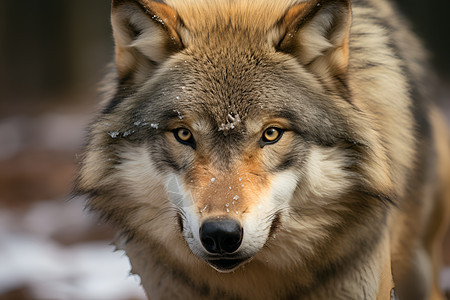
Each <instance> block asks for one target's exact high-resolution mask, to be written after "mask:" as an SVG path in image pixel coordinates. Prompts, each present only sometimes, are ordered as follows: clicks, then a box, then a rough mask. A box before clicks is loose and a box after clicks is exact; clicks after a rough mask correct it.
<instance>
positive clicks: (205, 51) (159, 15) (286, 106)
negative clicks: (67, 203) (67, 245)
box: [80, 1, 375, 272]
mask: <svg viewBox="0 0 450 300" xmlns="http://www.w3.org/2000/svg"><path fill="white" fill-rule="evenodd" d="M344 3H346V1H342V3H341V2H339V1H335V2H332V3H331V4H329V5H325V6H324V7H321V6H317V5H315V4H314V3H313V2H311V3H309V4H299V5H296V6H293V7H292V8H291V9H290V10H288V11H287V12H276V13H273V12H270V15H271V16H274V17H272V19H269V20H268V22H267V20H266V21H265V22H264V24H263V23H261V24H260V23H258V22H256V20H255V23H254V24H247V23H245V22H244V23H239V20H240V17H242V16H244V15H245V14H246V13H248V11H246V10H245V8H241V10H239V9H237V10H236V11H234V12H233V13H234V14H236V15H235V19H233V20H231V21H230V20H229V19H228V16H226V17H223V16H219V15H216V16H215V17H211V19H208V18H207V17H206V20H205V21H204V23H205V24H206V25H201V24H200V25H199V24H197V25H195V24H191V23H188V22H186V21H184V19H183V17H184V16H183V14H189V13H195V12H193V11H192V10H189V9H188V7H178V8H175V9H177V11H175V10H173V9H172V8H169V7H168V6H165V5H162V4H158V3H154V2H148V1H136V2H135V1H116V3H115V6H114V8H113V24H114V26H115V28H114V29H115V38H116V42H117V46H116V47H117V48H116V62H117V67H118V73H119V76H120V84H119V86H118V88H117V93H116V96H115V98H114V99H113V100H112V101H111V102H110V103H109V105H108V107H107V108H106V109H105V110H104V112H103V114H102V117H101V118H100V120H99V121H98V122H97V123H95V124H94V126H93V130H92V133H91V141H90V145H89V149H90V150H88V152H87V154H86V157H85V159H84V162H83V166H82V176H81V179H80V185H81V187H82V188H83V189H84V190H85V191H86V192H87V193H91V196H92V197H91V200H90V203H89V205H90V206H91V207H92V208H93V209H95V210H98V211H101V212H102V213H103V214H104V215H105V216H106V217H109V218H110V219H112V220H113V221H114V222H116V223H117V224H118V225H119V226H121V227H122V228H123V230H124V231H126V232H128V231H129V232H133V233H134V234H136V235H139V236H140V237H141V238H143V239H149V240H152V241H157V242H159V243H162V244H163V245H166V247H167V248H168V249H170V245H171V243H172V242H173V241H174V240H176V239H179V238H180V233H181V235H182V236H183V237H184V240H185V241H186V243H187V245H188V246H189V248H190V250H191V251H192V253H194V254H195V255H196V256H197V257H199V258H200V259H202V260H204V261H206V262H207V263H209V264H210V265H211V266H212V267H214V268H215V269H216V270H218V271H221V272H228V271H231V270H234V269H235V268H236V267H238V266H239V265H241V264H243V263H244V262H247V261H249V260H250V259H251V258H256V257H258V256H257V255H259V258H260V260H264V251H266V252H270V251H271V249H276V252H277V253H278V255H279V256H280V257H282V256H283V255H284V254H285V253H288V252H291V253H292V251H289V250H288V249H278V248H277V241H278V240H283V245H284V246H283V247H287V248H290V249H291V250H292V249H295V252H299V251H300V252H304V253H308V252H311V251H312V249H313V247H317V246H318V245H319V244H320V242H321V241H324V240H326V237H327V235H329V234H331V233H332V231H331V230H330V231H327V229H326V228H327V226H328V227H330V228H331V227H332V226H334V225H335V224H336V223H338V222H340V221H341V220H340V218H339V215H342V214H344V213H343V212H344V211H346V210H349V209H350V208H349V205H350V204H348V205H346V204H345V203H342V201H341V198H342V196H343V195H346V196H347V198H346V199H347V200H348V201H350V200H351V199H352V197H353V196H352V194H351V192H350V190H351V189H350V188H351V187H355V185H356V183H355V182H356V181H355V177H357V175H355V174H356V173H357V172H358V170H359V168H360V167H361V164H362V163H361V162H358V161H357V158H358V155H360V154H361V151H360V150H358V149H359V148H360V147H365V146H364V145H365V144H368V143H370V142H369V141H366V140H364V139H363V138H361V136H360V135H359V134H358V129H357V128H358V125H357V124H359V123H358V120H353V119H352V116H351V111H352V110H353V109H354V108H353V107H352V103H350V101H349V100H348V99H347V95H348V90H347V88H346V86H345V84H343V80H342V77H343V76H345V68H346V65H347V60H348V50H347V47H346V43H347V36H348V28H349V25H348V24H349V22H350V21H349V19H350V17H349V8H348V7H347V6H346V5H344ZM266 9H267V8H266ZM197 13H198V12H197ZM200 13H201V12H200ZM228 13H232V12H231V11H228ZM206 15H207V14H206ZM258 16H259V17H260V15H258ZM187 19H188V18H187ZM191 19H192V18H191ZM267 24H269V25H267ZM351 128H353V129H351ZM365 192H366V193H369V192H370V191H369V190H368V189H367V190H365ZM374 194H375V193H374ZM291 235H295V236H296V238H295V239H290V236H291ZM265 246H266V247H265ZM263 249H264V250H263ZM281 260H283V259H281ZM285 260H286V261H287V260H288V258H286V259H285ZM275 263H277V264H279V265H282V263H280V261H277V262H275Z"/></svg>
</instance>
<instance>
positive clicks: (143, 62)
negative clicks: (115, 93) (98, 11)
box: [111, 0, 184, 81]
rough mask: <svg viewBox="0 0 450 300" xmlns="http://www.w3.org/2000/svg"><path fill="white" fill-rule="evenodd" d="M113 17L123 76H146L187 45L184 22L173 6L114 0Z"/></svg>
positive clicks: (117, 57)
mask: <svg viewBox="0 0 450 300" xmlns="http://www.w3.org/2000/svg"><path fill="white" fill-rule="evenodd" d="M111 21H112V26H113V32H114V40H115V44H116V45H115V46H116V50H115V51H116V52H115V60H116V66H117V70H118V73H119V77H120V78H125V77H129V76H133V78H134V80H135V81H139V80H143V79H144V77H146V76H148V74H149V73H151V71H152V69H153V68H154V67H155V66H156V65H158V64H160V63H162V62H164V61H165V60H166V59H167V58H168V57H169V56H170V55H171V54H173V53H175V52H177V51H180V50H182V49H183V48H184V45H183V41H182V38H181V35H180V31H182V30H183V28H181V27H182V22H181V20H180V18H179V17H178V15H177V13H176V11H175V10H173V9H172V8H171V7H169V6H167V5H165V4H162V3H158V2H154V1H150V0H112V11H111Z"/></svg>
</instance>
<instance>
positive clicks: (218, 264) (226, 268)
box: [206, 258, 249, 273]
mask: <svg viewBox="0 0 450 300" xmlns="http://www.w3.org/2000/svg"><path fill="white" fill-rule="evenodd" d="M248 260H249V258H217V259H207V260H206V261H207V262H208V264H210V265H211V266H212V267H213V268H214V269H216V270H217V271H219V272H223V273H227V272H231V271H233V270H234V269H236V268H237V267H238V266H240V265H241V264H243V263H244V262H246V261H248Z"/></svg>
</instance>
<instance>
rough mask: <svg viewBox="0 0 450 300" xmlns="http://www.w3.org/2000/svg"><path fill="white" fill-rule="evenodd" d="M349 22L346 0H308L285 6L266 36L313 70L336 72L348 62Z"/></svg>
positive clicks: (331, 74) (333, 73)
mask: <svg viewBox="0 0 450 300" xmlns="http://www.w3.org/2000/svg"><path fill="white" fill-rule="evenodd" d="M350 25H351V5H350V0H311V1H308V2H305V3H301V4H297V5H295V6H293V7H291V8H290V9H288V11H287V12H286V13H285V15H284V16H283V17H282V18H281V19H280V20H279V21H278V23H277V24H276V26H275V28H274V32H273V34H272V35H271V36H270V38H271V39H272V40H271V42H272V43H273V45H274V46H275V48H276V49H277V50H278V51H281V52H285V53H289V54H291V55H293V56H295V57H296V58H297V59H298V60H299V62H300V63H301V64H302V65H304V66H306V67H307V68H308V69H310V70H311V71H312V72H313V73H316V74H317V75H319V76H321V77H322V76H340V75H343V74H344V73H345V72H346V71H347V66H348V54H349V49H348V48H349V46H348V43H349V32H350Z"/></svg>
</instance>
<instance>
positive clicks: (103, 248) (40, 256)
mask: <svg viewBox="0 0 450 300" xmlns="http://www.w3.org/2000/svg"><path fill="white" fill-rule="evenodd" d="M81 206H82V205H81V204H77V203H76V202H74V203H65V202H64V201H61V202H58V201H55V202H43V203H37V204H36V205H35V206H34V207H33V208H32V209H31V210H30V211H29V212H28V213H26V214H25V215H23V216H20V215H14V214H11V212H7V211H6V210H3V209H0V266H1V267H0V295H1V294H3V293H7V292H8V291H11V290H14V289H17V288H21V287H26V288H27V289H28V290H29V291H30V293H31V296H32V297H33V299H61V300H62V299H86V300H89V299H105V300H106V299H108V300H114V299H117V300H123V299H145V295H144V292H143V290H142V288H141V287H140V284H139V280H140V279H139V277H137V276H134V275H129V271H130V264H129V261H128V258H127V257H126V256H125V255H124V254H123V252H122V251H117V252H113V250H114V247H113V246H111V245H108V243H109V242H108V241H95V242H83V243H78V244H74V245H71V246H64V245H61V244H59V243H58V242H56V241H55V240H53V239H52V238H51V236H52V235H54V234H57V233H58V232H60V231H61V230H63V231H65V232H66V234H75V235H76V234H77V231H83V230H86V227H87V226H89V225H92V223H93V221H92V220H88V219H89V218H88V217H87V216H83V212H82V209H81ZM69 228H70V229H69Z"/></svg>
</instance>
